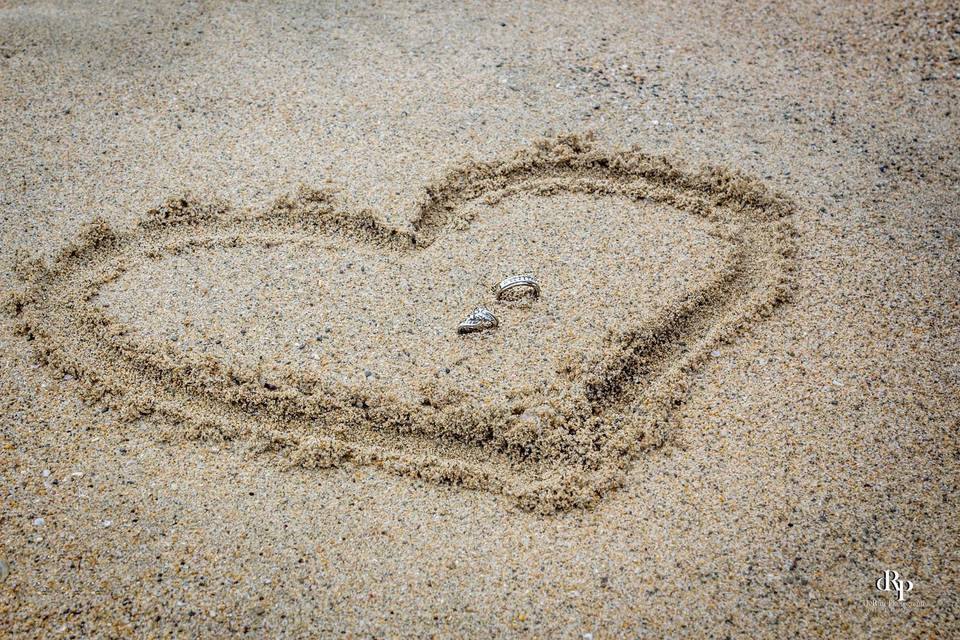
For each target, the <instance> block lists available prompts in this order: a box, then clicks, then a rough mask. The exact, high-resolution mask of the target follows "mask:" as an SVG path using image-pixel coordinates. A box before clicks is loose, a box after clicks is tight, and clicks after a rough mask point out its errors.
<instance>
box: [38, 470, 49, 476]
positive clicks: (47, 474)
mask: <svg viewBox="0 0 960 640" xmlns="http://www.w3.org/2000/svg"><path fill="white" fill-rule="evenodd" d="M40 475H42V476H43V477H44V478H49V477H50V469H44V470H43V471H41V472H40Z"/></svg>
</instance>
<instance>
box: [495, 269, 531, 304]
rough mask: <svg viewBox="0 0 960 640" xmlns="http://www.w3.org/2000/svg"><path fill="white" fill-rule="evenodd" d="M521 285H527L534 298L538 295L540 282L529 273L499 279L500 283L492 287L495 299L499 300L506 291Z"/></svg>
mask: <svg viewBox="0 0 960 640" xmlns="http://www.w3.org/2000/svg"><path fill="white" fill-rule="evenodd" d="M521 287H527V288H529V289H530V290H531V291H533V297H534V299H536V298H539V297H540V284H539V283H538V282H537V280H536V279H535V278H534V277H533V276H531V275H519V276H510V277H509V278H505V279H503V280H501V281H500V284H498V285H497V286H495V287H494V288H493V293H494V294H495V295H496V296H497V300H499V299H500V298H502V297H503V295H504V294H505V293H506V292H507V291H510V290H511V289H518V288H521Z"/></svg>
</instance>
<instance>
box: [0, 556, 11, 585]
mask: <svg viewBox="0 0 960 640" xmlns="http://www.w3.org/2000/svg"><path fill="white" fill-rule="evenodd" d="M9 577H10V563H9V562H7V561H6V560H0V582H4V581H5V580H6V579H7V578H9Z"/></svg>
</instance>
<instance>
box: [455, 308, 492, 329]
mask: <svg viewBox="0 0 960 640" xmlns="http://www.w3.org/2000/svg"><path fill="white" fill-rule="evenodd" d="M499 324H500V321H499V320H497V316H495V315H493V313H492V312H491V311H490V310H489V309H487V308H485V307H477V308H476V309H474V310H473V311H471V312H470V315H468V316H467V317H466V319H464V321H463V322H461V323H460V325H459V326H457V333H461V334H463V333H474V332H476V331H484V330H486V329H494V328H496V327H497V326H499Z"/></svg>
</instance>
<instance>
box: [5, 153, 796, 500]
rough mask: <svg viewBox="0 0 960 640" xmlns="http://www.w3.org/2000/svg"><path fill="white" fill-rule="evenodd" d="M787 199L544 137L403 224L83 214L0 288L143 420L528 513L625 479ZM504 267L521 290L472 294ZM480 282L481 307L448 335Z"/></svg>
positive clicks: (70, 366)
mask: <svg viewBox="0 0 960 640" xmlns="http://www.w3.org/2000/svg"><path fill="white" fill-rule="evenodd" d="M792 209H793V206H792V204H791V203H790V202H789V201H788V200H787V199H786V198H784V197H783V196H781V195H777V194H773V193H771V192H769V191H768V190H767V189H766V188H765V187H764V186H763V185H762V184H761V183H759V182H758V181H756V180H753V179H751V178H749V177H746V176H743V175H741V174H737V173H732V172H730V171H728V170H724V169H718V168H705V169H699V170H690V169H687V168H685V167H683V166H681V165H678V164H676V163H674V162H671V161H670V160H668V159H666V158H663V157H658V156H650V155H646V154H643V153H641V152H639V151H637V150H631V151H618V152H611V153H605V152H603V151H601V150H598V149H595V148H594V147H593V146H592V145H591V144H589V143H588V142H586V141H584V140H582V139H580V138H578V137H574V136H569V137H561V138H557V139H553V140H549V141H545V142H542V143H538V144H537V145H536V146H535V147H534V148H532V149H527V150H521V151H519V152H517V153H516V154H515V155H514V156H512V157H510V158H507V159H503V160H498V161H493V162H486V163H465V164H462V165H461V166H459V167H457V168H455V169H454V170H452V171H451V172H449V173H448V174H447V176H446V177H445V178H444V179H442V180H441V181H439V182H437V183H435V184H432V185H430V186H428V187H427V188H426V189H425V190H424V194H423V196H422V198H421V200H420V202H419V204H418V206H417V211H416V217H415V219H414V221H413V223H412V228H411V229H398V228H392V227H389V226H388V225H386V224H385V223H383V222H382V221H380V219H379V218H378V217H377V216H375V215H374V214H371V213H369V212H356V211H350V210H346V209H345V207H344V206H343V205H341V204H340V203H338V200H337V197H336V196H335V195H333V194H330V193H325V192H317V191H312V190H309V189H305V188H303V189H301V191H300V193H299V195H298V196H297V197H296V198H284V199H281V200H279V201H278V202H277V203H276V204H275V205H274V206H273V207H272V208H271V209H270V210H268V211H265V212H234V211H231V210H230V209H229V208H227V207H225V206H221V205H216V204H198V203H195V202H192V201H190V200H188V199H173V200H170V201H168V202H167V203H166V204H165V205H164V206H162V207H160V208H158V209H156V210H154V211H151V212H150V214H149V215H148V217H147V218H146V219H145V220H143V221H142V222H141V223H139V224H138V225H136V226H135V227H134V228H132V229H130V230H125V231H114V230H112V229H110V228H109V227H108V226H107V225H106V224H105V223H104V222H102V221H96V222H94V223H93V224H91V225H90V226H89V227H87V228H86V229H85V230H84V231H83V233H82V234H81V236H80V237H79V239H78V240H77V241H76V242H74V243H73V244H71V245H70V246H69V247H67V248H66V249H65V250H64V251H63V252H62V253H61V254H60V255H59V256H58V257H57V258H56V259H55V261H54V262H53V263H52V264H50V265H45V264H43V263H41V262H39V261H26V262H24V263H23V264H21V265H20V272H21V273H22V275H23V277H24V279H25V287H24V289H23V290H22V291H20V292H18V293H16V294H15V295H14V296H13V297H12V300H11V302H10V305H9V307H10V309H11V311H12V312H13V314H14V315H15V316H16V317H17V319H18V328H19V330H20V332H21V333H22V334H24V335H27V336H29V337H30V338H32V339H33V343H34V345H35V349H36V352H37V355H38V358H39V359H40V360H41V361H43V362H45V363H47V364H49V365H50V366H51V367H53V368H54V369H55V370H57V371H59V372H63V373H69V374H71V375H73V376H75V377H76V378H77V379H78V380H79V381H80V382H81V383H82V385H83V387H82V388H83V390H84V395H85V397H86V398H88V399H89V400H91V401H94V402H102V403H106V404H108V405H109V406H112V407H115V408H117V409H120V410H122V413H123V415H125V416H126V417H128V418H130V419H144V420H150V421H152V422H155V423H156V424H157V425H158V428H159V431H160V432H161V433H162V434H164V436H167V437H171V436H172V437H177V438H192V439H223V440H232V439H244V440H246V441H248V442H249V443H250V444H251V447H252V448H253V450H254V451H256V452H259V453H261V454H273V455H274V456H276V457H279V458H280V459H282V460H283V461H285V462H286V463H289V464H295V465H300V466H303V467H309V468H319V467H329V466H334V465H338V464H343V463H354V464H371V465H376V466H379V467H382V468H386V469H389V470H392V471H395V472H398V473H401V474H407V475H412V476H415V477H418V478H423V479H426V480H430V481H434V482H439V483H448V484H454V485H458V486H464V487H470V488H478V489H485V490H489V491H493V492H497V493H501V494H504V495H507V496H510V497H512V498H513V499H514V500H516V502H517V504H518V505H520V506H521V507H523V508H525V509H529V510H535V511H540V512H550V511H556V510H561V509H568V508H572V507H583V506H589V505H591V504H593V503H595V502H596V501H597V500H598V499H599V498H600V497H601V496H603V495H604V494H605V493H607V492H608V491H610V490H611V489H613V488H615V487H617V486H618V485H620V484H622V482H623V481H624V477H625V472H626V470H627V468H628V466H629V463H630V461H631V459H633V458H635V457H636V456H637V455H638V454H639V453H640V452H641V451H643V450H646V449H649V448H651V447H654V446H657V445H660V444H662V443H663V442H664V441H665V440H666V439H667V438H668V437H669V430H670V429H669V427H670V420H671V413H672V412H673V410H674V409H675V408H676V407H677V406H679V405H680V404H681V403H682V402H683V400H684V398H685V397H686V395H687V390H686V380H687V378H688V377H689V374H690V372H691V370H692V369H693V368H694V367H695V366H696V365H697V364H698V363H699V362H700V361H701V360H702V358H703V357H704V355H705V354H706V353H708V352H709V350H710V349H712V348H713V346H714V345H716V344H718V343H720V342H723V341H726V340H729V339H731V338H732V337H733V336H734V335H735V334H736V333H737V332H738V331H739V330H740V329H741V328H742V327H743V326H744V325H745V324H746V323H748V322H750V321H751V320H753V319H755V318H758V317H761V316H763V315H765V314H767V313H768V312H769V311H770V310H771V309H772V308H773V307H774V306H775V305H776V304H777V303H778V302H780V301H782V300H784V299H785V298H786V297H787V295H788V293H789V291H790V287H791V281H792V280H791V271H792V242H791V238H792V230H791V227H790V225H789V222H788V217H789V215H790V214H791V212H792ZM252 266H255V267H256V269H252V268H251V267H252ZM522 271H530V272H533V273H535V274H536V275H537V276H538V279H539V280H540V282H541V284H542V286H543V297H542V298H541V299H540V300H537V301H534V302H529V301H520V302H510V301H505V302H500V303H497V302H495V301H494V300H493V296H492V294H491V293H490V289H489V287H490V286H491V285H492V284H495V283H496V282H497V281H498V280H500V279H501V278H502V277H504V276H508V275H512V274H513V273H518V272H522ZM131 292H133V293H131ZM478 304H483V305H486V306H490V307H491V308H492V309H494V312H495V313H497V315H498V316H500V319H501V326H500V327H499V328H498V329H496V330H494V331H490V332H484V333H479V334H471V335H468V336H460V335H458V334H457V332H456V326H457V323H458V322H459V321H460V320H462V319H463V317H464V316H465V315H466V314H467V313H468V312H469V311H470V310H471V309H472V308H473V307H474V306H476V305H478ZM151 305H152V307H151ZM138 306H139V307H141V309H140V311H139V312H138V310H137V307H138ZM144 309H146V311H144ZM245 309H246V311H245ZM250 309H254V310H256V309H259V311H255V312H251V313H252V315H253V316H254V319H253V320H251V313H248V312H249V311H250ZM171 332H178V335H177V336H175V337H174V338H173V339H171V338H170V336H169V333H171Z"/></svg>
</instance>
